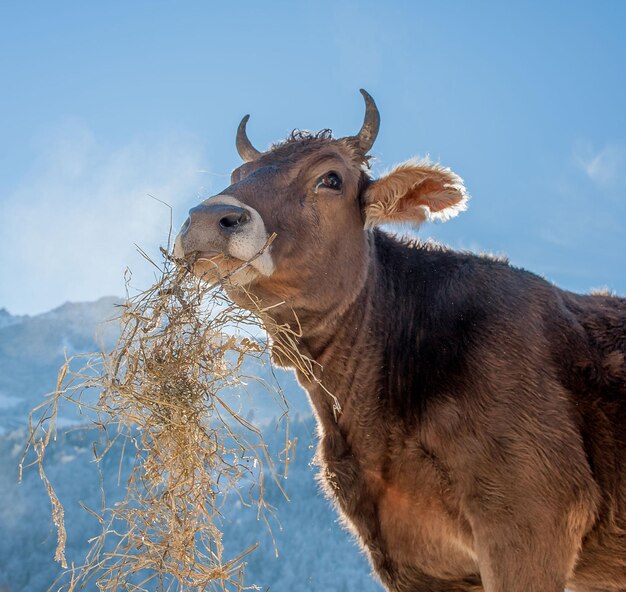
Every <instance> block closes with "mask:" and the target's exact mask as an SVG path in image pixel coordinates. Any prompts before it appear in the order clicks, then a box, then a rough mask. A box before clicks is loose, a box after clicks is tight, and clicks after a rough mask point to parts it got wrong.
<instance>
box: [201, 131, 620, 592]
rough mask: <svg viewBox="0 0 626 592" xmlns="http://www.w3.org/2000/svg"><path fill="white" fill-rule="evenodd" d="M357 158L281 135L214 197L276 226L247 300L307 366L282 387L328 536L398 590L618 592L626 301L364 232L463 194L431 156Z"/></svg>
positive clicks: (449, 204) (450, 210)
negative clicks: (333, 517) (339, 528)
mask: <svg viewBox="0 0 626 592" xmlns="http://www.w3.org/2000/svg"><path fill="white" fill-rule="evenodd" d="M366 162H367V157H366V156H365V155H362V154H359V153H358V150H357V147H355V145H354V142H352V141H351V140H350V139H343V140H332V139H331V138H330V137H329V136H328V134H325V135H322V136H320V137H314V136H303V137H302V138H300V139H298V138H293V139H292V141H289V142H287V143H284V144H280V145H278V146H277V147H275V148H274V149H273V150H271V151H269V152H268V153H266V154H264V155H262V156H261V157H260V158H259V159H258V160H256V161H254V162H250V163H247V164H245V165H243V166H242V167H241V168H240V169H238V170H236V171H235V172H234V173H233V176H232V185H231V186H230V187H228V188H227V189H226V190H225V191H224V192H223V193H224V194H228V195H231V196H234V197H235V198H237V199H238V200H239V201H240V202H241V203H242V204H245V206H246V207H249V208H254V209H255V210H256V211H257V212H259V213H260V215H261V217H262V219H263V221H264V224H265V227H266V228H267V232H268V233H276V235H277V237H276V240H275V241H274V243H273V244H272V251H271V253H272V258H273V261H274V265H275V271H274V273H273V274H272V275H271V276H269V277H264V276H258V277H257V278H256V279H255V280H254V281H253V282H252V283H251V284H250V285H249V286H248V287H247V289H248V290H249V291H250V292H251V293H252V294H253V295H254V297H255V298H257V299H258V300H259V301H260V303H261V304H262V305H264V306H268V307H272V308H271V309H270V310H271V314H272V316H273V318H274V320H275V321H276V322H277V323H279V324H286V325H290V326H291V327H292V328H293V329H294V330H295V331H297V332H300V333H301V338H300V339H299V341H298V348H299V349H300V352H301V353H302V354H304V355H306V356H309V357H310V358H311V359H312V360H314V361H315V362H316V364H315V365H314V368H315V369H316V373H317V377H316V379H315V380H314V379H312V378H311V377H310V376H308V375H306V374H304V373H302V372H299V374H298V377H299V379H300V381H301V383H302V385H303V386H304V387H305V388H306V390H307V392H308V394H309V397H310V400H311V404H312V406H313V409H314V411H315V415H316V417H317V421H318V426H319V438H320V444H319V449H318V455H317V459H318V463H319V465H320V481H321V483H322V484H323V486H324V488H325V491H326V493H327V495H328V497H329V498H330V499H331V500H332V501H333V502H334V503H335V505H336V506H337V509H338V511H339V513H340V515H341V516H342V519H343V521H344V523H345V525H346V526H347V527H348V528H349V529H350V530H351V531H352V532H353V533H354V534H355V536H356V537H357V538H358V539H359V541H360V542H361V545H362V547H363V549H364V550H365V552H366V553H367V554H368V556H369V558H370V560H371V563H372V566H373V569H374V571H375V573H376V574H377V576H378V577H379V578H380V580H381V582H382V583H383V584H384V585H385V586H386V588H387V589H388V590H392V591H395V592H426V591H428V592H433V591H434V592H444V591H445V592H468V591H474V592H478V591H482V590H484V591H486V592H516V591H517V592H528V591H533V592H561V591H562V590H563V588H564V587H565V586H568V587H569V588H571V589H573V590H576V591H577V592H595V591H600V590H606V591H609V590H612V591H618V590H622V591H623V590H626V468H625V462H626V461H625V459H626V300H623V299H620V298H617V297H611V296H608V295H594V296H579V295H576V294H572V293H569V292H565V291H562V290H560V289H558V288H556V287H554V286H552V285H550V284H548V283H547V282H546V281H544V280H543V279H541V278H539V277H537V276H535V275H533V274H530V273H528V272H525V271H523V270H519V269H515V268H513V267H511V266H510V265H509V264H508V263H507V262H505V261H501V260H496V259H493V258H488V257H480V256H475V255H471V254H466V253H456V252H453V251H449V250H447V249H443V248H432V247H429V246H428V245H422V244H408V243H403V242H400V241H397V240H395V239H393V238H391V237H389V236H387V235H386V234H384V233H382V232H380V231H378V230H373V231H372V230H368V229H367V228H368V227H369V226H372V225H375V224H378V223H380V222H388V221H401V222H408V223H420V222H422V221H423V220H425V219H427V218H428V217H434V216H435V215H438V216H440V217H443V218H445V217H449V216H450V215H453V214H455V213H456V212H458V211H459V209H462V208H463V207H464V204H465V200H466V195H465V192H464V189H463V186H462V183H461V180H460V179H459V178H458V177H456V175H454V174H453V173H451V172H450V171H449V170H447V169H444V168H443V167H440V166H438V165H432V164H429V163H410V164H408V165H406V166H403V167H400V168H399V169H397V170H396V171H395V172H392V173H390V174H389V175H388V176H387V177H385V178H383V179H382V180H378V181H373V180H372V179H370V177H369V175H368V174H367V172H366V171H365V170H364V168H363V167H364V166H365V164H366ZM328 171H335V172H336V173H338V174H339V175H340V176H341V178H342V179H343V187H342V188H341V190H340V191H333V190H330V189H326V188H324V187H322V188H321V189H320V188H319V181H318V180H319V179H320V178H321V177H322V176H323V175H324V174H326V173H328ZM203 231H205V232H206V237H207V244H208V245H210V244H212V240H213V239H212V235H213V234H214V233H215V232H217V230H216V229H215V228H206V229H204V230H203ZM207 250H210V249H209V248H208V247H207ZM231 295H232V297H233V298H234V299H236V300H238V301H239V302H241V303H243V304H245V303H246V302H247V300H246V297H245V296H244V295H243V294H242V293H241V292H240V291H238V290H237V289H236V288H232V290H231ZM273 337H274V338H275V339H280V337H279V336H278V335H274V336H273ZM283 363H285V362H284V360H283ZM329 393H331V394H332V395H333V396H331V395H330V394H329ZM337 403H338V404H339V406H340V409H341V411H340V412H339V413H337ZM338 560H340V559H338Z"/></svg>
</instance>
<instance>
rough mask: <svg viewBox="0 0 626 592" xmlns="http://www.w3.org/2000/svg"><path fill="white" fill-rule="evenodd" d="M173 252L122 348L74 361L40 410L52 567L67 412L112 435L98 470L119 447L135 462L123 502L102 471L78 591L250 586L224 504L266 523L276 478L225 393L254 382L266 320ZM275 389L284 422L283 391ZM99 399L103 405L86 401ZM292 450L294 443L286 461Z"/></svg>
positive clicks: (289, 339) (38, 442)
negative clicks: (267, 480) (95, 532)
mask: <svg viewBox="0 0 626 592" xmlns="http://www.w3.org/2000/svg"><path fill="white" fill-rule="evenodd" d="M163 254H164V258H163V261H162V262H161V263H160V264H158V265H157V264H156V263H154V262H151V263H152V264H153V265H155V267H156V268H157V269H158V270H159V275H160V277H159V279H158V281H157V282H156V283H155V285H153V286H152V287H151V288H150V289H148V290H146V291H144V292H142V293H140V294H138V295H137V296H135V297H132V298H127V300H126V302H125V303H124V304H122V305H121V308H120V313H121V314H120V316H119V322H120V323H121V336H120V338H119V342H118V344H117V346H116V347H115V348H114V349H113V350H112V351H109V352H100V353H98V354H89V355H87V356H84V357H85V358H86V360H87V361H86V363H85V364H84V365H83V367H82V369H81V370H78V371H75V370H73V365H72V362H75V359H74V358H70V359H68V360H67V361H66V363H65V365H64V366H63V367H62V368H61V370H60V372H59V376H58V383H57V389H56V391H55V392H54V393H52V394H51V395H50V396H49V399H48V400H47V401H46V403H45V404H44V405H42V406H40V407H39V408H37V409H36V410H34V412H33V413H32V414H31V424H30V440H29V445H28V447H27V452H28V450H29V448H30V449H31V450H33V451H34V453H35V457H36V458H35V460H34V461H33V462H32V463H30V464H37V465H38V467H39V472H40V475H41V478H42V480H43V482H44V484H45V487H46V489H47V491H48V494H49V497H50V502H51V504H52V513H53V520H54V523H55V525H56V527H57V533H58V545H57V549H56V555H55V558H56V559H57V560H58V561H59V562H60V563H61V564H62V566H63V567H65V568H67V562H66V559H65V553H64V550H65V543H66V538H67V535H66V532H65V525H64V513H63V507H62V505H61V503H60V501H59V499H58V498H57V496H56V494H55V493H54V489H53V487H52V485H51V483H50V482H49V480H48V479H47V477H46V475H45V471H44V456H45V451H46V448H47V447H48V445H49V444H50V442H51V440H52V439H54V438H55V437H56V433H57V426H56V420H57V413H58V409H59V405H60V404H61V403H62V402H67V401H69V402H72V403H74V404H77V405H79V406H80V407H81V409H82V410H84V411H86V413H87V415H90V417H91V420H92V421H93V423H94V424H95V425H96V426H97V427H98V429H99V431H100V434H101V435H102V436H103V438H102V442H103V445H101V446H100V447H98V446H97V445H96V444H94V446H93V451H94V456H95V459H96V461H97V463H98V466H100V463H101V461H102V460H103V459H104V458H105V457H106V456H107V454H110V452H111V450H112V449H113V448H114V445H115V444H120V442H121V444H122V446H121V449H122V458H123V457H124V455H133V457H134V458H133V468H132V470H131V473H130V477H129V478H128V480H127V482H126V484H125V495H124V498H123V500H122V501H121V502H117V503H115V504H114V505H107V503H106V498H105V492H104V487H103V485H102V472H101V473H100V485H101V488H102V507H101V508H100V510H99V511H95V510H93V509H90V510H89V511H90V512H91V513H93V514H95V515H96V516H97V518H98V520H99V521H100V524H101V525H102V532H101V534H100V535H99V536H97V537H95V538H94V539H91V541H90V543H91V544H90V549H89V552H88V554H87V557H86V560H85V563H84V564H83V565H82V566H79V567H75V566H74V565H73V564H72V566H71V569H70V570H68V572H66V574H65V577H66V578H68V577H69V582H67V581H66V582H65V583H64V584H63V586H62V589H66V590H69V591H73V590H79V589H81V588H83V587H84V585H85V584H86V583H87V582H88V581H90V580H91V579H94V578H95V580H96V584H97V586H98V588H99V589H100V590H106V591H109V590H111V591H112V590H118V589H122V590H133V591H139V590H148V589H156V590H242V589H243V588H244V580H243V575H244V574H243V569H244V565H245V562H244V559H245V556H246V555H247V553H249V552H250V551H251V550H252V549H244V550H242V551H241V552H240V553H239V554H236V555H235V556H234V557H230V558H228V559H226V558H225V557H224V543H223V540H222V539H223V534H222V531H221V530H220V527H219V525H220V519H221V517H222V515H221V514H222V510H223V508H224V504H225V502H226V499H227V498H228V497H229V496H232V495H236V496H238V497H239V498H240V499H241V501H242V502H243V503H245V504H247V505H256V507H257V511H258V515H259V517H261V518H263V519H264V520H265V521H266V522H267V514H268V512H271V508H269V507H268V505H267V504H266V503H265V501H264V496H263V492H264V487H265V485H264V470H263V467H268V466H269V467H270V468H271V469H272V470H271V471H270V474H271V475H273V476H274V477H275V476H276V473H275V472H274V470H273V464H272V460H271V458H270V457H269V455H268V451H267V449H266V447H265V444H264V443H263V440H262V437H261V434H260V432H259V430H258V429H257V428H256V427H255V426H253V425H252V424H251V423H249V422H248V421H246V420H245V419H244V418H243V417H242V416H241V415H240V414H239V413H238V412H237V411H236V410H235V409H234V408H233V406H231V405H229V403H228V401H227V400H226V399H225V397H224V396H223V393H224V389H225V388H226V387H229V388H233V387H235V388H243V387H244V385H243V380H242V377H241V372H242V363H243V361H244V359H245V358H246V356H254V357H257V358H259V359H260V358H261V357H262V356H263V355H264V353H265V352H264V349H265V347H266V346H265V345H264V344H263V342H260V341H259V340H257V339H255V338H254V335H255V334H257V335H258V326H259V316H262V317H263V316H265V317H267V314H266V311H262V310H260V309H259V310H257V311H255V314H253V313H251V312H249V311H247V310H243V309H241V308H239V307H237V306H235V305H233V304H232V302H230V301H229V300H228V299H227V298H226V297H225V296H224V295H223V292H222V291H220V290H219V289H218V288H219V286H216V285H207V284H206V283H203V282H200V281H198V280H197V279H196V278H194V277H193V276H192V275H191V274H190V273H189V272H188V270H187V269H185V268H184V267H182V266H180V265H176V262H174V261H173V260H172V258H171V256H169V255H168V254H167V253H166V252H165V251H163ZM178 263H180V262H178ZM223 279H224V278H223ZM226 279H228V278H226ZM251 301H252V297H251ZM266 321H267V322H270V321H269V320H268V319H267V318H266ZM274 330H275V331H276V332H277V334H280V335H281V339H280V340H279V341H280V344H277V347H279V348H280V350H281V352H282V355H284V356H286V357H288V358H289V359H291V360H293V361H294V363H296V364H297V365H298V366H299V367H301V369H302V370H303V371H306V372H307V373H310V374H312V373H313V372H312V365H311V363H310V361H309V360H306V359H303V358H302V357H301V356H299V354H297V352H296V349H295V347H294V345H295V342H296V341H297V338H298V336H297V335H296V334H295V333H293V332H292V331H290V330H289V329H287V328H280V327H274ZM80 357H83V356H80ZM74 365H75V364H74ZM267 388H268V391H269V392H271V393H272V395H273V396H274V397H275V399H276V400H277V402H278V404H279V405H280V408H281V409H282V411H283V413H286V409H287V405H286V402H285V400H284V397H283V396H282V393H281V391H280V389H279V387H277V386H268V387H267ZM94 391H95V392H97V393H98V397H97V402H95V403H94V402H90V397H89V395H90V394H91V399H93V393H94ZM37 417H39V419H35V418H37ZM287 434H288V432H287ZM294 444H295V443H294V442H291V441H289V438H288V435H287V437H286V442H285V450H284V451H283V452H282V453H281V458H283V459H286V460H283V461H282V462H285V463H286V461H288V459H289V456H290V451H291V448H292V446H293V445H294ZM115 449H116V450H119V449H120V447H119V446H116V447H115ZM27 452H25V453H24V459H23V461H22V464H23V465H24V464H25V462H26V461H25V459H26V455H27ZM31 454H32V452H31ZM122 458H120V461H119V462H120V467H121V463H122ZM287 466H288V465H287V464H285V466H284V468H285V470H286V469H287ZM100 470H101V469H100ZM120 475H121V468H120ZM275 480H276V483H278V480H277V479H275ZM278 485H279V487H280V484H278ZM68 573H69V576H68Z"/></svg>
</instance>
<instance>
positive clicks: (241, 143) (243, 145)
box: [236, 115, 261, 162]
mask: <svg viewBox="0 0 626 592" xmlns="http://www.w3.org/2000/svg"><path fill="white" fill-rule="evenodd" d="M248 119H250V115H245V116H244V118H243V119H242V120H241V123H240V124H239V127H238V128H237V140H236V144H237V152H239V156H241V158H242V159H243V160H244V162H250V161H251V160H256V159H257V158H258V157H259V156H261V152H259V151H258V150H257V149H256V148H255V147H254V146H253V145H252V142H250V140H248V135H247V134H246V123H248Z"/></svg>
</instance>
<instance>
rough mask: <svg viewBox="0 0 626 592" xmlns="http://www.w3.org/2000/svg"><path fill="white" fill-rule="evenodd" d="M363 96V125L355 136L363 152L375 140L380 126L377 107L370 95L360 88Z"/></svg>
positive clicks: (365, 151) (367, 149)
mask: <svg viewBox="0 0 626 592" xmlns="http://www.w3.org/2000/svg"><path fill="white" fill-rule="evenodd" d="M360 92H361V94H362V95H363V98H364V99H365V119H364V120H363V126H362V127H361V130H360V131H359V133H358V134H357V135H356V136H355V138H356V139H357V140H358V141H359V145H360V146H361V149H362V150H363V153H367V152H368V151H369V150H370V148H371V147H372V146H373V145H374V142H375V141H376V136H377V135H378V128H379V127H380V113H379V112H378V107H376V103H375V102H374V99H372V97H371V95H370V94H369V93H368V92H367V91H366V90H363V89H360Z"/></svg>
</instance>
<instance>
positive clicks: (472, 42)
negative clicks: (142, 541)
mask: <svg viewBox="0 0 626 592" xmlns="http://www.w3.org/2000/svg"><path fill="white" fill-rule="evenodd" d="M624 23H626V4H625V3H623V2H617V1H616V2H603V3H596V4H594V5H592V4H590V3H582V2H552V3H545V2H524V3H518V4H517V5H515V6H513V5H512V4H509V3H506V4H505V3H497V2H492V3H486V2H472V3H469V2H408V1H407V2H382V1H378V2H367V1H365V2H342V1H335V2H327V1H318V2H310V3H299V2H237V3H226V2H220V3H217V2H215V3H212V2H208V1H205V2H193V1H186V2H178V3H171V2H168V3H166V2H156V1H150V2H148V1H133V2H121V1H117V2H107V3H86V2H84V3H79V2H64V1H58V0H55V2H43V1H42V2H28V3H27V2H21V3H17V2H14V3H8V2H5V3H2V4H0V32H1V34H0V86H1V88H2V89H3V90H2V92H1V93H0V138H2V141H3V150H2V158H0V236H1V237H2V242H1V244H2V248H1V251H0V266H1V268H2V273H3V279H2V282H0V307H2V306H4V307H6V308H8V310H9V311H10V312H13V313H21V314H23V313H28V314H33V313H37V312H41V311H44V310H48V309H50V308H52V307H54V306H57V305H59V304H61V303H63V302H64V301H67V300H85V299H95V298H97V297H99V296H101V295H105V294H122V293H123V273H124V269H125V268H126V267H127V266H130V267H131V269H132V271H133V273H134V276H133V278H134V279H133V282H134V284H135V285H136V286H138V287H140V286H145V285H147V283H149V282H150V279H151V278H150V273H151V271H150V270H149V268H148V266H146V265H145V263H144V262H143V260H142V259H141V258H140V257H139V256H138V255H137V254H136V252H135V246H134V244H135V243H136V244H139V245H141V246H142V247H143V248H144V249H146V250H148V251H149V252H154V251H155V247H156V246H157V245H158V244H159V243H164V242H165V241H166V240H167V234H168V229H169V213H168V211H167V209H166V208H164V207H163V206H162V205H161V204H159V203H158V202H157V201H155V200H153V199H151V198H150V197H149V195H153V196H155V197H157V198H159V199H162V200H164V201H167V202H168V203H170V204H171V205H172V207H173V209H174V219H175V221H174V225H175V227H177V226H178V225H179V224H180V223H181V222H182V220H183V219H184V217H185V212H186V211H187V209H188V208H189V207H191V206H192V205H194V204H195V203H196V202H197V201H198V200H200V199H201V198H204V197H207V196H209V195H211V194H212V193H215V192H218V191H219V190H221V189H222V188H223V187H224V186H225V185H227V184H228V173H229V172H230V170H231V169H232V168H234V167H235V166H237V164H238V162H239V161H238V157H237V154H236V151H235V149H234V133H235V129H236V126H237V124H238V122H239V120H240V119H241V116H242V115H243V114H245V113H251V114H252V118H251V120H250V123H249V126H248V129H249V134H250V136H251V137H252V138H253V141H254V143H255V144H256V145H257V146H260V147H264V146H267V145H268V144H269V143H270V142H272V141H273V140H276V139H279V138H282V137H284V136H285V135H286V134H287V133H288V132H289V131H291V129H293V128H295V127H299V128H308V129H320V128H324V127H330V128H332V129H333V130H334V132H335V133H336V134H337V135H346V134H350V133H354V131H355V130H357V129H358V127H359V125H360V123H361V120H362V113H363V106H362V99H361V97H360V95H359V94H358V89H359V88H360V87H363V88H366V89H367V90H368V91H369V92H370V93H371V94H372V95H373V96H374V98H375V99H376V101H377V103H378V105H379V108H380V110H381V114H382V127H381V132H380V135H379V138H378V141H377V143H376V145H375V146H374V150H373V153H374V155H375V156H376V157H377V161H376V163H375V171H378V172H380V171H383V170H385V169H387V168H389V167H390V166H391V165H393V164H395V163H398V162H400V161H402V160H405V159H407V158H409V157H411V156H415V155H425V154H429V155H430V156H431V158H433V159H435V160H440V161H441V162H442V163H443V164H445V165H448V166H450V167H452V168H453V169H454V170H455V171H456V172H457V173H459V174H460V175H461V176H462V177H463V178H464V179H465V181H466V184H467V186H468V189H469V191H470V193H471V195H472V200H471V202H470V207H469V210H468V211H467V212H465V213H464V214H462V215H461V216H459V217H458V218H456V219H454V220H452V221H450V222H448V223H446V224H440V225H439V224H438V225H428V226H424V227H422V229H421V234H422V236H433V237H435V238H438V239H440V240H442V241H444V242H447V243H449V244H451V245H453V246H455V247H457V248H463V249H471V250H485V251H492V252H496V253H500V254H507V255H509V257H510V258H511V261H512V262H513V263H514V264H515V265H519V266H523V267H526V268H528V269H531V270H532V271H535V272H537V273H540V274H542V275H544V276H546V277H547V278H548V279H550V280H552V281H555V282H557V283H558V284H560V285H562V286H563V287H566V288H568V289H572V290H577V291H588V290H589V289H591V288H595V287H600V286H608V287H609V288H610V289H613V290H615V291H617V292H618V293H621V294H626V264H625V259H626V257H625V255H626V108H625V105H626V36H625V35H624V32H623V31H624Z"/></svg>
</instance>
